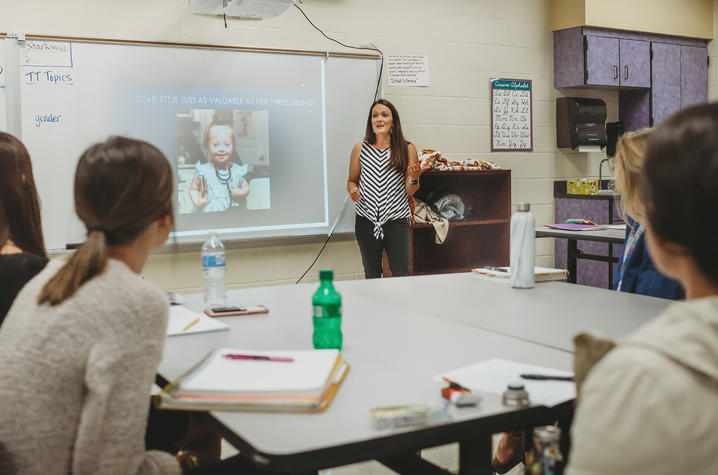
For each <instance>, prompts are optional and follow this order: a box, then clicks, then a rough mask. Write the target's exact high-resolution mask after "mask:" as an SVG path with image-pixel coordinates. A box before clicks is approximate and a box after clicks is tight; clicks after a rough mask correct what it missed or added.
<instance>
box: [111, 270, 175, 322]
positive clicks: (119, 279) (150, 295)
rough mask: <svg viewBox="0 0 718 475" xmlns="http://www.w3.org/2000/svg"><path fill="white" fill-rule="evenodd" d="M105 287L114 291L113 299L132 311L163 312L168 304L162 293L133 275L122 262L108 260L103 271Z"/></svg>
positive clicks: (138, 276) (136, 275)
mask: <svg viewBox="0 0 718 475" xmlns="http://www.w3.org/2000/svg"><path fill="white" fill-rule="evenodd" d="M103 277H105V282H104V283H103V284H104V285H105V286H107V285H109V286H112V287H113V288H114V289H115V292H114V295H115V297H114V298H115V299H117V300H119V301H120V302H122V303H124V304H126V305H127V306H129V307H131V308H133V309H137V308H140V309H148V308H151V309H153V310H156V311H157V310H163V309H164V310H165V312H166V311H167V306H168V302H167V299H166V298H165V296H164V294H163V293H162V291H160V290H159V289H158V288H157V287H155V286H154V285H152V284H151V283H149V282H148V281H146V280H145V279H143V278H142V276H140V275H138V274H135V273H134V272H133V271H132V270H131V269H130V268H129V267H128V266H127V264H125V263H124V262H121V261H118V260H116V259H109V261H108V263H107V269H106V270H105V275H104V276H103Z"/></svg>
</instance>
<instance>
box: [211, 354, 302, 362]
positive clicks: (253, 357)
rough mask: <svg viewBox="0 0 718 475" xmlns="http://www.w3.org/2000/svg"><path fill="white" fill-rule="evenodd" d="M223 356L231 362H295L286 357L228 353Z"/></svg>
mask: <svg viewBox="0 0 718 475" xmlns="http://www.w3.org/2000/svg"><path fill="white" fill-rule="evenodd" d="M223 356H224V357H225V358H227V359H229V360H252V361H278V362H281V363H291V362H292V361H294V358H289V357H286V356H263V355H237V354H234V353H227V354H226V355H223Z"/></svg>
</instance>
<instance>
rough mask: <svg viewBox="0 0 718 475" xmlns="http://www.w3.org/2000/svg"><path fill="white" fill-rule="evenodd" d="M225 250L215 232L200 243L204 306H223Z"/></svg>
mask: <svg viewBox="0 0 718 475" xmlns="http://www.w3.org/2000/svg"><path fill="white" fill-rule="evenodd" d="M225 256H226V254H225V252H224V245H223V244H222V241H220V240H219V238H218V237H217V233H214V232H213V233H210V234H209V239H207V240H206V241H205V242H204V244H202V274H203V275H204V307H205V308H217V307H224V306H225V305H226V303H227V289H226V288H225V285H224V264H225Z"/></svg>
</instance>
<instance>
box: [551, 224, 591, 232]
mask: <svg viewBox="0 0 718 475" xmlns="http://www.w3.org/2000/svg"><path fill="white" fill-rule="evenodd" d="M544 226H546V227H547V228H551V229H558V230H561V231H601V230H603V229H605V228H604V227H603V226H598V225H595V224H571V223H561V224H545V225H544Z"/></svg>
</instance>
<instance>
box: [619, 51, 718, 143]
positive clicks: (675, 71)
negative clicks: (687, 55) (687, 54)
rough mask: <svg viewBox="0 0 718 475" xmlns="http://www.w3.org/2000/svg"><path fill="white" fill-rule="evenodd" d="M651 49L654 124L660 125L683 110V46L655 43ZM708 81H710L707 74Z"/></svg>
mask: <svg viewBox="0 0 718 475" xmlns="http://www.w3.org/2000/svg"><path fill="white" fill-rule="evenodd" d="M651 48H652V49H653V70H652V72H651V78H652V81H653V87H652V88H651V102H652V104H653V124H654V125H658V124H660V123H661V122H663V121H664V120H666V119H667V118H668V117H669V116H670V115H671V114H673V113H674V112H675V111H677V110H678V109H680V108H681V66H680V64H681V46H680V45H671V44H667V43H653V44H652V45H651ZM706 79H708V75H707V74H706ZM707 90H708V89H707V88H706V91H707ZM627 130H633V129H627Z"/></svg>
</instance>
